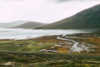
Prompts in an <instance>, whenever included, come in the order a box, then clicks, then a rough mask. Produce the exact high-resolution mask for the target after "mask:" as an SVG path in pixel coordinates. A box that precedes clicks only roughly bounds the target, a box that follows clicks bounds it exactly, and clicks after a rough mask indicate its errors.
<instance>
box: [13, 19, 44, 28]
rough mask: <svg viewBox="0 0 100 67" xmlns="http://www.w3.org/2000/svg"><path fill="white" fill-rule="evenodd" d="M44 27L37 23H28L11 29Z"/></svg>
mask: <svg viewBox="0 0 100 67" xmlns="http://www.w3.org/2000/svg"><path fill="white" fill-rule="evenodd" d="M42 25H44V24H43V23H39V22H32V21H28V22H26V23H24V24H21V25H19V26H16V27H13V28H26V29H33V28H35V27H38V26H42Z"/></svg>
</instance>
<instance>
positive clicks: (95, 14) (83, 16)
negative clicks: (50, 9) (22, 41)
mask: <svg viewBox="0 0 100 67" xmlns="http://www.w3.org/2000/svg"><path fill="white" fill-rule="evenodd" d="M94 28H98V29H100V5H96V6H94V7H92V8H88V9H85V10H83V11H81V12H79V13H77V14H76V15H74V16H71V17H70V18H65V19H63V20H60V21H58V22H55V23H52V24H48V25H45V26H41V27H37V29H94Z"/></svg>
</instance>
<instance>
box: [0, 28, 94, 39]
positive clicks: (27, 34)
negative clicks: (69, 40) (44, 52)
mask: <svg viewBox="0 0 100 67" xmlns="http://www.w3.org/2000/svg"><path fill="white" fill-rule="evenodd" d="M95 31H96V30H95V29H94V30H89V29H88V30H79V29H78V30H77V29H70V30H62V29H59V30H58V29H57V30H56V29H53V30H52V29H49V30H43V29H40V30H37V29H33V30H32V29H10V28H0V39H28V38H35V37H40V36H50V35H62V34H63V35H66V34H74V33H91V32H95Z"/></svg>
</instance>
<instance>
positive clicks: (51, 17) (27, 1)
mask: <svg viewBox="0 0 100 67" xmlns="http://www.w3.org/2000/svg"><path fill="white" fill-rule="evenodd" d="M99 3H100V2H99V1H98V0H0V22H2V23H3V22H12V21H16V20H27V21H38V22H44V23H48V22H54V21H57V20H60V19H63V18H66V17H69V16H72V15H74V14H76V13H77V12H79V11H81V10H83V9H86V8H89V7H91V6H94V5H96V4H99Z"/></svg>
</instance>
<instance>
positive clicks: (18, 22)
mask: <svg viewBox="0 0 100 67" xmlns="http://www.w3.org/2000/svg"><path fill="white" fill-rule="evenodd" d="M24 23H25V21H13V22H9V23H0V27H3V28H8V27H15V26H19V25H21V24H24Z"/></svg>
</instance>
